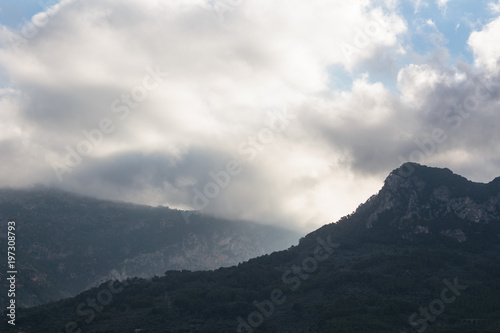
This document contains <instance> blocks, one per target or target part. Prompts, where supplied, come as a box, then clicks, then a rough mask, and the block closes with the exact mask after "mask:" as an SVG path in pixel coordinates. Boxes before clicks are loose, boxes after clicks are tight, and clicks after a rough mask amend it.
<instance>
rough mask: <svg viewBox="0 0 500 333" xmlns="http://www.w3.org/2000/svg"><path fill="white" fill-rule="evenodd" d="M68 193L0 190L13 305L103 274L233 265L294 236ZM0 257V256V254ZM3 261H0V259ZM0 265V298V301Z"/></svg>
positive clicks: (85, 284)
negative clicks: (13, 243) (12, 249)
mask: <svg viewBox="0 0 500 333" xmlns="http://www.w3.org/2000/svg"><path fill="white" fill-rule="evenodd" d="M181 213H182V212H181V211H179V210H172V209H169V208H165V207H156V208H153V207H148V206H141V205H135V204H128V203H118V202H111V201H104V200H98V199H93V198H88V197H83V196H78V195H74V194H71V193H67V192H62V191H59V190H54V189H47V188H38V189H35V190H12V189H3V190H0V255H1V256H2V258H6V257H7V254H6V253H5V251H6V250H7V244H6V240H7V239H6V232H7V222H8V221H10V220H13V221H15V222H16V234H17V248H16V250H17V263H18V271H19V274H18V282H17V283H18V284H19V288H18V295H17V301H18V303H19V304H20V305H24V306H33V305H37V304H41V303H45V302H48V301H51V300H57V299H60V298H64V297H70V296H74V295H76V294H77V293H79V292H82V291H83V290H85V289H88V288H90V287H92V286H96V285H98V284H100V283H101V282H103V281H106V280H108V279H111V278H112V279H120V280H122V279H125V278H127V277H135V276H138V277H144V278H147V277H153V276H155V275H158V276H162V275H164V273H165V271H167V270H172V269H178V270H183V269H185V270H207V269H215V268H219V267H224V266H231V265H236V264H238V263H239V262H243V261H245V260H248V259H250V258H252V257H256V256H259V255H262V254H265V253H270V252H272V251H275V250H281V249H285V248H288V247H289V246H290V245H292V244H296V243H297V242H298V238H299V235H298V234H296V233H294V232H291V231H288V230H283V229H280V228H275V227H270V226H264V225H259V224H254V223H246V222H245V223H243V222H236V221H228V220H223V219H216V218H213V217H209V216H204V215H199V214H192V215H190V216H189V223H188V222H187V221H186V220H185V219H184V218H183V216H182V215H181ZM2 261H3V259H2ZM2 267H3V266H2ZM5 272H6V270H5V269H2V270H1V271H0V279H1V282H0V286H1V287H2V288H1V290H2V292H1V293H0V305H2V307H3V306H4V304H5V301H6V292H4V291H5V290H6V289H5V287H6V283H7V281H6V278H5Z"/></svg>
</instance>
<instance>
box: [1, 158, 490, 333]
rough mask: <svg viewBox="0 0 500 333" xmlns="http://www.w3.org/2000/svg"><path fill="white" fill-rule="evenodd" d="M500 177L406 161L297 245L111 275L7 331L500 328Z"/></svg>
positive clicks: (369, 332)
mask: <svg viewBox="0 0 500 333" xmlns="http://www.w3.org/2000/svg"><path fill="white" fill-rule="evenodd" d="M499 216H500V179H499V178H496V179H495V180H493V181H492V182H490V183H488V184H480V183H473V182H470V181H468V180H466V179H465V178H463V177H461V176H458V175H455V174H453V173H452V172H451V171H450V170H448V169H438V168H430V167H426V166H421V165H418V164H414V163H406V164H404V165H402V166H401V167H400V168H398V169H396V170H394V171H393V172H392V173H391V174H390V175H389V176H388V177H387V179H386V180H385V183H384V186H383V187H382V189H381V190H380V192H379V193H378V194H376V195H374V196H372V197H371V198H370V199H369V200H368V201H367V202H365V203H364V204H362V205H360V206H359V207H358V209H357V210H356V211H355V212H354V213H353V214H351V215H349V216H346V217H344V218H342V219H341V220H340V221H338V222H337V223H332V224H328V225H325V226H323V227H321V228H320V229H318V230H316V231H314V232H312V233H310V234H308V235H307V236H305V237H304V238H302V239H301V240H300V242H299V244H298V245H297V246H292V247H290V248H289V249H287V250H284V251H279V252H274V253H272V254H270V255H263V256H261V257H258V258H255V259H251V260H249V261H248V262H244V263H241V264H238V265H237V266H233V267H226V268H219V269H216V270H214V271H199V272H187V271H168V272H166V274H165V275H164V276H162V277H155V278H153V279H138V278H134V279H127V280H124V281H121V282H120V281H109V282H106V283H103V284H101V285H100V286H98V287H96V288H93V289H91V290H88V291H86V292H84V293H81V294H79V295H78V296H76V297H74V298H71V299H65V300H62V301H59V302H53V303H50V304H46V305H43V306H38V307H34V308H30V309H18V310H17V317H16V320H17V326H16V329H14V328H12V327H8V326H9V325H7V324H5V325H4V327H3V329H4V330H5V331H6V332H17V330H23V331H25V332H45V333H47V332H49V333H50V332H143V333H145V332H148V333H153V332H186V333H187V332H214V333H215V332H217V333H223V332H273V333H281V332H283V333H285V332H309V333H313V332H321V333H330V332H336V333H337V332H340V333H343V332H345V333H347V332H349V333H350V332H361V333H364V332H366V333H373V332H384V333H387V332H388V333H391V332H394V333H402V332H420V333H421V332H424V331H425V332H429V333H433V332H439V333H444V332H448V333H450V332H466V333H472V332H474V333H481V332H490V333H493V332H500V256H499V253H500V242H499V241H500V218H499Z"/></svg>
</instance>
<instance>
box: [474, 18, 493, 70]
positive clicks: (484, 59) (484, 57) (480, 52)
mask: <svg viewBox="0 0 500 333" xmlns="http://www.w3.org/2000/svg"><path fill="white" fill-rule="evenodd" d="M499 34H500V18H497V19H496V20H494V21H492V22H491V23H489V24H487V25H486V26H484V27H483V29H482V30H481V31H474V32H473V33H472V34H471V35H470V37H469V40H468V44H469V46H470V47H471V48H472V51H473V52H474V58H475V64H476V65H477V66H479V67H482V68H485V69H486V70H488V71H491V72H495V73H496V72H498V70H499V67H498V63H499V60H500V46H499V45H498V35H499Z"/></svg>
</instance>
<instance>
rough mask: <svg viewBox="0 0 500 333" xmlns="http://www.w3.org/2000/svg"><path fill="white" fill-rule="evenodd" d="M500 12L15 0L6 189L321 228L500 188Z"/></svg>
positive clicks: (382, 3)
mask: <svg viewBox="0 0 500 333" xmlns="http://www.w3.org/2000/svg"><path fill="white" fill-rule="evenodd" d="M499 36H500V1H497V0H494V1H493V0H486V1H470V0H468V1H465V0H435V1H434V0H428V1H425V0H371V1H368V0H362V1H340V0H334V1H332V0H328V1H326V0H309V1H307V2H306V1H299V0H286V1H285V0H168V1H167V0H145V1H138V0H121V1H113V0H85V1H81V0H62V1H55V0H41V1H31V0H29V1H17V2H15V3H13V2H12V1H7V0H0V187H14V188H18V187H30V186H33V185H34V184H44V185H46V186H53V187H57V188H61V189H64V190H68V191H72V192H77V193H81V194H85V195H91V196H94V197H98V198H104V199H112V200H121V201H128V202H134V203H141V204H148V205H152V206H157V205H163V206H169V207H171V208H178V209H194V210H198V211H200V212H202V213H206V214H213V215H215V216H218V217H223V218H230V219H242V220H252V221H257V222H260V223H265V224H274V225H278V226H283V227H287V228H292V229H295V230H298V231H304V232H308V231H312V230H314V229H316V228H318V227H320V226H322V225H324V224H326V223H330V222H335V221H337V220H338V219H339V218H340V217H342V216H344V215H347V214H349V213H351V212H352V211H354V210H355V209H356V207H357V206H358V205H359V204H361V203H362V202H364V201H366V200H367V199H368V198H369V197H370V196H371V195H373V194H375V193H377V191H378V190H379V189H380V188H381V187H382V185H383V181H384V179H385V178H386V177H387V175H388V174H389V173H390V172H391V171H392V170H393V169H395V168H397V167H399V166H400V165H401V164H402V163H404V162H407V161H412V162H418V163H421V164H425V165H431V166H438V167H447V168H450V169H451V170H453V171H454V172H455V173H458V174H461V175H463V176H465V177H467V178H468V179H470V180H473V181H478V182H489V181H491V180H492V179H494V178H495V177H497V176H500V147H499V144H498V143H499V142H500V121H499V120H500V113H499V111H498V110H499V106H500V103H499V91H500V74H499V68H500V67H499V66H500V63H499V60H500V37H499Z"/></svg>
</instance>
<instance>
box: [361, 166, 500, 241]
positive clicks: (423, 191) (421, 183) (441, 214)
mask: <svg viewBox="0 0 500 333" xmlns="http://www.w3.org/2000/svg"><path fill="white" fill-rule="evenodd" d="M362 209H363V210H366V211H368V212H369V216H368V218H367V219H366V225H365V227H366V228H373V227H376V226H379V227H382V226H386V227H387V226H391V227H393V228H397V229H398V230H400V231H401V235H402V237H405V238H410V239H411V238H412V237H413V236H414V235H418V234H429V233H433V232H434V233H438V234H441V235H443V236H446V237H450V238H452V239H454V240H456V241H457V242H465V241H467V239H468V235H467V232H466V229H467V230H469V231H472V230H473V229H474V225H481V224H482V225H485V224H491V223H495V224H498V223H499V221H500V178H496V179H495V180H493V181H492V182H490V183H488V184H481V183H473V182H470V181H468V180H466V179H465V178H463V177H461V176H458V175H455V174H453V173H452V172H451V171H450V170H448V169H437V168H430V167H425V166H421V165H418V164H415V163H407V164H405V165H403V166H402V167H400V168H399V169H396V170H394V171H393V172H392V173H391V174H390V175H389V177H387V179H386V180H385V183H384V186H383V188H382V189H381V190H380V192H379V193H378V194H377V195H374V196H373V197H372V198H370V199H369V200H368V201H367V202H366V203H365V204H364V207H362ZM476 227H477V226H476ZM476 229H477V228H476Z"/></svg>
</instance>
